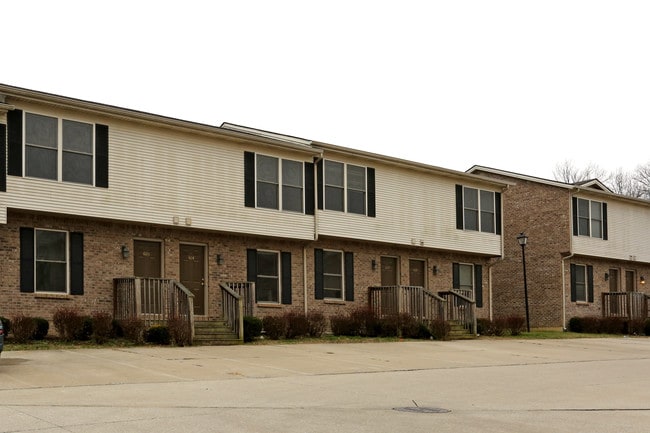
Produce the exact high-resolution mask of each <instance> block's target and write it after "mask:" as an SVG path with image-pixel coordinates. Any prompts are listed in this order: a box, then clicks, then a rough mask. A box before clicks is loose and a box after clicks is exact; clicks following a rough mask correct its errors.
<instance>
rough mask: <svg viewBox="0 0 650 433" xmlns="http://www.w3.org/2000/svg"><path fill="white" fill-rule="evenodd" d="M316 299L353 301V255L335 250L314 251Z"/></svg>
mask: <svg viewBox="0 0 650 433" xmlns="http://www.w3.org/2000/svg"><path fill="white" fill-rule="evenodd" d="M314 259H315V263H314V269H315V276H314V278H315V295H316V299H331V300H341V301H354V255H353V254H352V253H351V252H344V251H337V250H322V249H319V248H317V249H315V250H314Z"/></svg>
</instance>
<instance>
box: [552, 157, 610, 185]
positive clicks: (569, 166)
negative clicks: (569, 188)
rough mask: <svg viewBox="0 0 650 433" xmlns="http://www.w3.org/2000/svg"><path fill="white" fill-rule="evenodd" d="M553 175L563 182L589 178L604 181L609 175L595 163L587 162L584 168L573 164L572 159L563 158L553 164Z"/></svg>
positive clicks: (574, 181) (580, 180) (581, 180)
mask: <svg viewBox="0 0 650 433" xmlns="http://www.w3.org/2000/svg"><path fill="white" fill-rule="evenodd" d="M553 177H555V180H558V181H560V182H565V183H576V182H583V181H585V180H590V179H598V180H600V181H601V182H606V181H607V180H609V177H610V175H609V174H608V173H607V171H606V170H604V169H603V168H601V167H599V166H598V165H596V164H593V163H589V165H587V166H586V167H585V168H583V169H579V168H577V167H576V166H575V165H574V164H573V161H569V160H565V161H564V162H560V163H558V164H556V165H555V169H553Z"/></svg>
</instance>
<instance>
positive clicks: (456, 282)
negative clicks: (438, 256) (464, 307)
mask: <svg viewBox="0 0 650 433" xmlns="http://www.w3.org/2000/svg"><path fill="white" fill-rule="evenodd" d="M451 287H452V288H454V289H459V288H460V265H459V264H458V263H454V264H452V265H451Z"/></svg>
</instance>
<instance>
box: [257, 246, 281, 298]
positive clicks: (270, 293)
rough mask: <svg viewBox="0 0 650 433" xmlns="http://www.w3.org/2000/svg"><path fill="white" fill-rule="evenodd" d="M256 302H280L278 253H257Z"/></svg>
mask: <svg viewBox="0 0 650 433" xmlns="http://www.w3.org/2000/svg"><path fill="white" fill-rule="evenodd" d="M255 293H256V296H255V297H256V300H257V302H272V303H279V302H280V253H278V252H275V251H259V250H258V251H257V282H256V286H255Z"/></svg>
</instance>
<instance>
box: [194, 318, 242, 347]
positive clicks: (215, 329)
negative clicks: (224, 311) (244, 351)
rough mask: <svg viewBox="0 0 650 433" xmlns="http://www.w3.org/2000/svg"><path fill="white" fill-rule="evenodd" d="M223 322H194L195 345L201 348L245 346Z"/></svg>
mask: <svg viewBox="0 0 650 433" xmlns="http://www.w3.org/2000/svg"><path fill="white" fill-rule="evenodd" d="M243 343H244V342H243V341H241V340H239V339H238V338H237V335H236V334H235V333H234V332H233V331H232V330H231V329H230V328H229V327H228V326H227V325H226V323H225V322H224V321H223V320H209V321H196V322H194V344H196V345H199V346H230V345H234V344H243Z"/></svg>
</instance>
